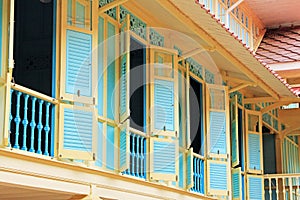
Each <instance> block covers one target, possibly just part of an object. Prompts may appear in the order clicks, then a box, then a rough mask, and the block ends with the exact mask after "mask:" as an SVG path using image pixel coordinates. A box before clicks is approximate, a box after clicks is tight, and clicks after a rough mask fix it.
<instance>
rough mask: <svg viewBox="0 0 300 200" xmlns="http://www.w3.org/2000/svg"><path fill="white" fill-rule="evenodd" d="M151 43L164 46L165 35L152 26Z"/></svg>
mask: <svg viewBox="0 0 300 200" xmlns="http://www.w3.org/2000/svg"><path fill="white" fill-rule="evenodd" d="M149 37H150V38H149V39H150V43H151V44H153V45H156V46H161V47H163V46H164V42H165V41H164V36H162V35H161V34H159V33H158V32H157V31H155V30H154V29H152V28H150V36H149Z"/></svg>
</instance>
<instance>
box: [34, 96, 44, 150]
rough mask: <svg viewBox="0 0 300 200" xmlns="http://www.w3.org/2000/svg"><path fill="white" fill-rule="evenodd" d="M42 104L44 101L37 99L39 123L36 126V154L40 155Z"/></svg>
mask: <svg viewBox="0 0 300 200" xmlns="http://www.w3.org/2000/svg"><path fill="white" fill-rule="evenodd" d="M43 103H44V101H43V100H41V99H39V123H38V125H37V129H38V149H37V151H36V153H37V154H42V148H41V146H42V130H43V123H42V116H43Z"/></svg>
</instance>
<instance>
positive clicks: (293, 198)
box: [264, 174, 300, 200]
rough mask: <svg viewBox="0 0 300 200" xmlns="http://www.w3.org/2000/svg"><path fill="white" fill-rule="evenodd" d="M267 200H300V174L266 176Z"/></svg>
mask: <svg viewBox="0 0 300 200" xmlns="http://www.w3.org/2000/svg"><path fill="white" fill-rule="evenodd" d="M264 179H265V199H266V200H275V199H276V200H279V199H283V200H297V199H300V174H272V175H265V176H264Z"/></svg>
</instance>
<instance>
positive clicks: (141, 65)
mask: <svg viewBox="0 0 300 200" xmlns="http://www.w3.org/2000/svg"><path fill="white" fill-rule="evenodd" d="M144 84H145V46H144V45H143V44H141V43H139V42H138V41H136V40H135V39H133V38H131V39H130V127H132V128H135V129H137V130H139V131H144V124H145V86H144Z"/></svg>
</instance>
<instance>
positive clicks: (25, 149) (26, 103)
mask: <svg viewBox="0 0 300 200" xmlns="http://www.w3.org/2000/svg"><path fill="white" fill-rule="evenodd" d="M28 98H29V95H28V94H24V119H23V121H22V124H23V146H22V148H21V149H22V150H24V151H27V146H26V138H27V135H26V133H27V125H28V119H27V110H28V107H27V106H28Z"/></svg>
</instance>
